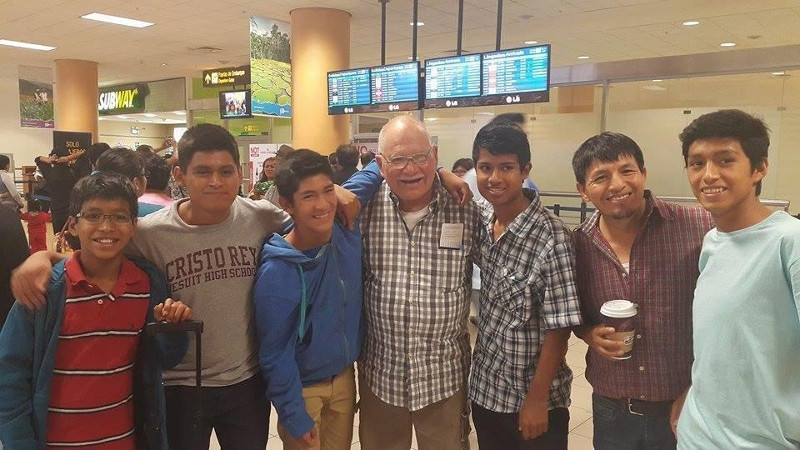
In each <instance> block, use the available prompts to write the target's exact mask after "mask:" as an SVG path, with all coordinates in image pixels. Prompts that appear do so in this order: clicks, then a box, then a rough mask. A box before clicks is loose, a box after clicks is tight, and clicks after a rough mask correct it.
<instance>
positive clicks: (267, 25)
mask: <svg viewBox="0 0 800 450" xmlns="http://www.w3.org/2000/svg"><path fill="white" fill-rule="evenodd" d="M290 54H291V52H290V47H289V24H288V23H286V22H281V21H278V20H274V19H268V18H264V17H258V16H250V90H251V105H250V106H251V111H252V112H253V114H254V115H264V116H274V117H292V65H291V61H290V59H289V55H290Z"/></svg>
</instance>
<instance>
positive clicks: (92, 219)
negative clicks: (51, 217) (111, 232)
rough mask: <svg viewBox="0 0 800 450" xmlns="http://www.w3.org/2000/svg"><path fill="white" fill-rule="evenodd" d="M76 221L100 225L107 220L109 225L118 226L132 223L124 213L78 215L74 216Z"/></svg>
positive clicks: (129, 217)
mask: <svg viewBox="0 0 800 450" xmlns="http://www.w3.org/2000/svg"><path fill="white" fill-rule="evenodd" d="M75 218H76V219H83V220H85V221H87V222H89V223H101V222H103V220H105V219H108V220H109V221H110V222H111V223H115V224H118V225H123V224H130V223H132V220H131V215H130V214H125V213H116V214H100V213H96V212H87V213H83V212H81V213H78V214H75Z"/></svg>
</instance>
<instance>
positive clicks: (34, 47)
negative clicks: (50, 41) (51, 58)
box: [0, 39, 55, 52]
mask: <svg viewBox="0 0 800 450" xmlns="http://www.w3.org/2000/svg"><path fill="white" fill-rule="evenodd" d="M0 45H8V46H9V47H19V48H28V49H31V50H42V51H45V52H49V51H50V50H54V49H55V47H50V46H49V45H39V44H29V43H27V42H18V41H9V40H6V39H0Z"/></svg>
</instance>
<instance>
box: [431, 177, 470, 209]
mask: <svg viewBox="0 0 800 450" xmlns="http://www.w3.org/2000/svg"><path fill="white" fill-rule="evenodd" d="M438 172H439V178H441V180H442V185H444V188H445V189H446V190H447V193H448V194H450V196H451V197H453V200H455V201H457V202H458V204H459V205H461V206H464V205H466V204H467V202H468V201H469V200H470V199H471V198H472V191H471V190H470V189H469V184H467V182H466V181H464V180H462V179H461V178H459V177H458V175H456V174H454V173H453V172H450V171H449V170H447V169H443V168H440V169H439V170H438Z"/></svg>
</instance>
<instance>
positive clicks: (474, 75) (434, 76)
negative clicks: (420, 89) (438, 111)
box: [425, 54, 481, 108]
mask: <svg viewBox="0 0 800 450" xmlns="http://www.w3.org/2000/svg"><path fill="white" fill-rule="evenodd" d="M480 95H481V55H480V54H475V55H463V56H451V57H447V58H435V59H428V60H426V61H425V107H426V108H452V107H459V106H474V105H476V104H480V103H479V101H477V100H479V99H478V97H480Z"/></svg>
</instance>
